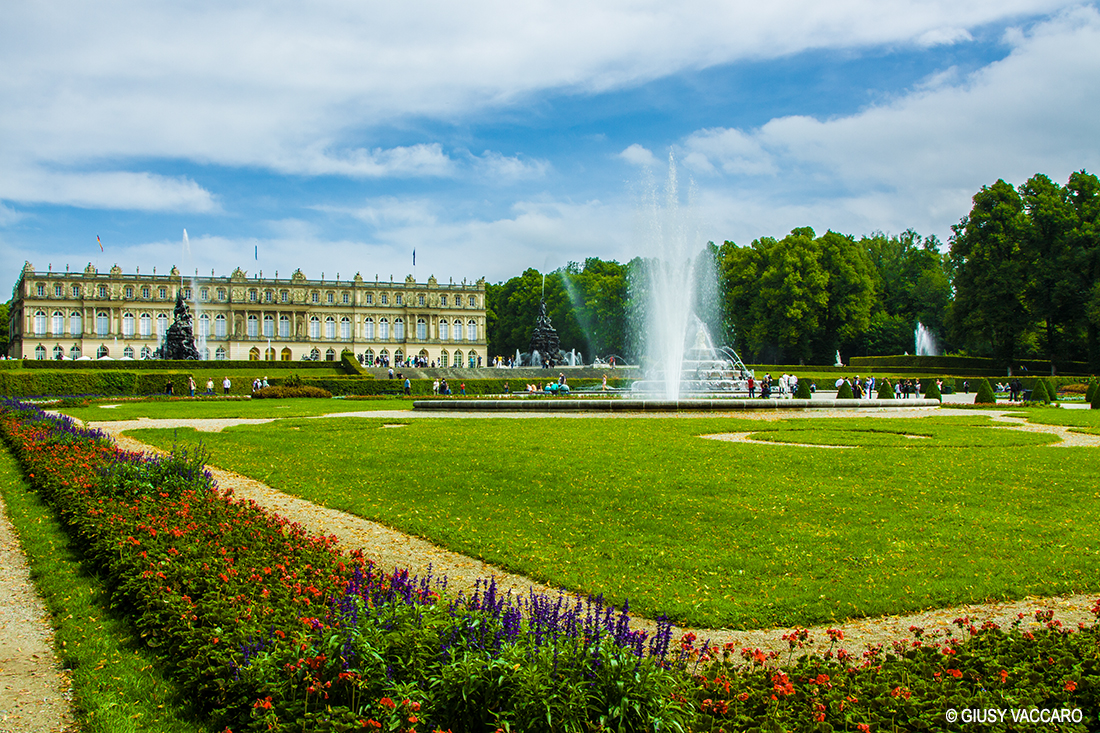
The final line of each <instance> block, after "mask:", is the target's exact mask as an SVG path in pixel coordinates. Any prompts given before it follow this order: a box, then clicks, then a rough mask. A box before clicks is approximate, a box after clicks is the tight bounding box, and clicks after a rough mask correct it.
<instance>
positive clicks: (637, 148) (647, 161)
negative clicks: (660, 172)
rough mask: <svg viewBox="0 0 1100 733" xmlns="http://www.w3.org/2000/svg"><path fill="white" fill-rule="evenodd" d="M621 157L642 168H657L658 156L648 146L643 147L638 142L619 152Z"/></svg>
mask: <svg viewBox="0 0 1100 733" xmlns="http://www.w3.org/2000/svg"><path fill="white" fill-rule="evenodd" d="M619 157H620V158H622V159H623V160H625V161H626V162H627V163H630V164H631V165H636V166H639V167H641V168H656V167H657V158H656V156H654V155H653V153H652V152H651V151H649V150H647V149H646V148H644V147H642V146H641V145H639V144H638V143H634V144H633V145H631V146H630V147H628V148H627V149H626V150H624V151H623V152H621V153H619Z"/></svg>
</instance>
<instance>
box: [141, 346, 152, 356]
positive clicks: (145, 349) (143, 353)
mask: <svg viewBox="0 0 1100 733" xmlns="http://www.w3.org/2000/svg"><path fill="white" fill-rule="evenodd" d="M141 358H142V359H152V358H153V350H152V349H150V348H149V347H148V346H142V347H141Z"/></svg>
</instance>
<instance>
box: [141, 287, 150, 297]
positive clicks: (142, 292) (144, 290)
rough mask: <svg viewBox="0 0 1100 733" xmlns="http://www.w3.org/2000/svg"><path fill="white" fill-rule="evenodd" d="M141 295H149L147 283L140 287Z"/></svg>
mask: <svg viewBox="0 0 1100 733" xmlns="http://www.w3.org/2000/svg"><path fill="white" fill-rule="evenodd" d="M141 297H143V298H148V297H149V286H148V285H145V286H143V287H142V288H141Z"/></svg>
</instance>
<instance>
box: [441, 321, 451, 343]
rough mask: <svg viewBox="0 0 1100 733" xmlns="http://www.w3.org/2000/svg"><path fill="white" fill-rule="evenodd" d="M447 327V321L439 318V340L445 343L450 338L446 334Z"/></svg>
mask: <svg viewBox="0 0 1100 733" xmlns="http://www.w3.org/2000/svg"><path fill="white" fill-rule="evenodd" d="M447 326H448V323H447V321H446V320H445V319H443V318H440V319H439V340H440V341H446V340H447V339H449V338H450V334H449V333H447V331H448V330H449V329H448V328H447Z"/></svg>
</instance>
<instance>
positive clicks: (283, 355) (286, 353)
mask: <svg viewBox="0 0 1100 733" xmlns="http://www.w3.org/2000/svg"><path fill="white" fill-rule="evenodd" d="M291 356H292V354H291V353H290V347H284V348H283V350H282V351H281V352H279V360H280V361H290V357H291Z"/></svg>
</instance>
